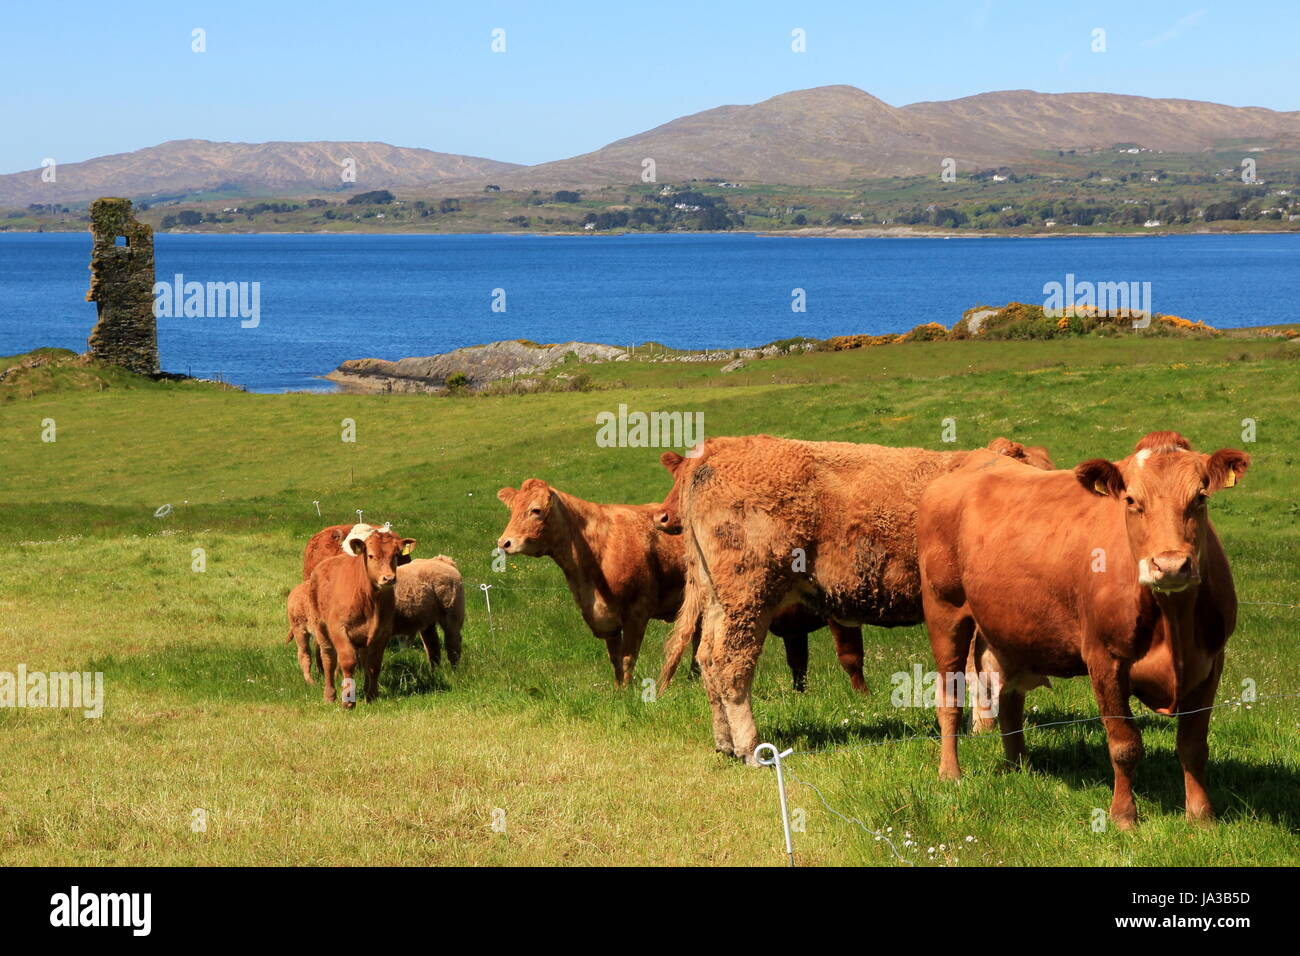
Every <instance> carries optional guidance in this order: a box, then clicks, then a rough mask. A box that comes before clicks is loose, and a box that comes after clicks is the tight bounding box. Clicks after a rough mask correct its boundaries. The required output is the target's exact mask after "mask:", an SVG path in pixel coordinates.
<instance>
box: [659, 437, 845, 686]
mask: <svg viewBox="0 0 1300 956" xmlns="http://www.w3.org/2000/svg"><path fill="white" fill-rule="evenodd" d="M701 454H703V449H702V448H698V447H697V449H696V451H695V454H694V455H693V456H692V457H691V458H684V457H683V456H681V455H679V454H677V453H676V452H673V451H666V452H664V453H663V454H662V455H660V456H659V461H660V463H661V464H662V465H663V466H664V467H665V468H666V469H668V473H669V474H670V475H672V476H673V487H672V490H671V491H670V492H669V494H668V497H667V498H665V499H664V502H663V504H662V505H660V508H659V510H658V511H656V512H655V516H654V521H655V526H656V527H657V528H658V529H659V530H660V531H663V532H665V533H666V534H671V535H678V534H681V531H682V526H681V521H680V518H679V517H678V514H677V509H678V501H679V500H680V495H681V492H680V491H679V487H680V483H679V482H678V480H677V476H678V472H679V471H681V470H682V466H683V465H684V464H686V462H688V461H697V460H698V458H699V456H700V455H701ZM683 477H684V473H683ZM690 560H691V556H690V555H689V554H687V553H686V550H685V548H682V561H683V570H685V565H686V563H687V562H689V561H690ZM684 584H685V581H684V579H683V585H684ZM679 613H680V612H679ZM691 613H694V614H695V616H694V617H692V618H691V619H692V620H694V621H695V625H694V637H693V641H692V643H693V646H694V650H695V653H698V652H699V649H700V626H699V615H698V613H697V612H688V617H689V616H690V614H691ZM823 627H829V628H830V632H831V637H832V638H833V639H834V641H835V656H836V657H837V658H838V659H839V662H840V666H841V667H843V668H844V671H845V673H846V674H848V675H849V683H850V684H851V685H852V686H853V689H854V690H856V691H857V692H858V693H860V694H865V693H867V692H868V688H867V681H866V678H865V677H864V676H863V673H862V628H860V627H851V626H848V625H844V624H839V623H837V622H835V621H828V620H826V619H825V618H823V617H818V616H817V615H816V614H814V613H813V612H812V611H810V610H808V609H807V608H806V607H804V606H803V605H801V604H795V605H791V606H790V607H786V608H782V609H781V610H780V611H778V612H777V613H776V615H775V616H774V617H773V618H772V623H771V624H770V625H769V628H768V629H769V630H770V631H771V632H772V633H773V634H775V635H776V636H777V637H779V638H781V639H782V641H783V642H784V644H785V660H786V664H787V665H788V666H789V668H790V673H791V676H792V678H793V681H794V689H795V690H797V691H802V690H804V689H805V688H806V686H807V675H808V635H809V634H811V633H813V632H814V631H818V630H820V629H821V628H823ZM674 631H676V628H674ZM679 654H680V652H679ZM692 659H694V655H692ZM675 669H676V662H674V664H673V666H672V667H665V668H664V669H663V672H662V673H661V674H660V675H659V690H660V691H665V690H667V689H668V685H669V684H670V683H671V682H672V677H673V673H674V671H675Z"/></svg>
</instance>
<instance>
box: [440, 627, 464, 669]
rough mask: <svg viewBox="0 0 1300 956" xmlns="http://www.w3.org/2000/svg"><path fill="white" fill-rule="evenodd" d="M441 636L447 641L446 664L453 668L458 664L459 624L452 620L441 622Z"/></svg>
mask: <svg viewBox="0 0 1300 956" xmlns="http://www.w3.org/2000/svg"><path fill="white" fill-rule="evenodd" d="M442 635H443V637H444V638H445V639H446V641H447V663H449V664H450V665H451V666H452V667H455V666H456V665H457V664H459V663H460V622H459V621H457V620H455V619H454V618H448V619H447V620H445V621H443V622H442Z"/></svg>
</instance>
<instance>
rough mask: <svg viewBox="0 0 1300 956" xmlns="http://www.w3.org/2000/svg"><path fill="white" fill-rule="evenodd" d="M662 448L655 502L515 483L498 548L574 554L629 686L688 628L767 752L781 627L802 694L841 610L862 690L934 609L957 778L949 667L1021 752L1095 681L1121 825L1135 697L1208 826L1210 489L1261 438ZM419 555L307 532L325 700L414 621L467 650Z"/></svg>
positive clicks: (943, 720)
mask: <svg viewBox="0 0 1300 956" xmlns="http://www.w3.org/2000/svg"><path fill="white" fill-rule="evenodd" d="M661 461H662V463H663V465H664V466H665V467H666V468H667V469H668V470H669V472H670V473H671V474H672V477H673V487H672V490H671V492H670V493H669V495H668V497H667V498H666V499H665V500H664V502H663V503H662V504H649V505H601V504H594V503H592V502H589V501H584V500H583V499H581V498H577V497H575V496H573V495H570V494H566V493H565V492H562V491H560V490H558V489H556V488H553V487H551V486H550V485H548V484H547V483H546V482H544V481H541V480H540V479H536V478H531V479H529V480H527V481H525V482H524V483H523V484H522V485H521V486H520V487H519V488H518V489H515V488H502V489H501V490H500V491H499V492H498V498H500V500H501V501H502V503H503V504H505V506H506V507H507V508H508V509H509V510H510V519H509V522H508V524H507V525H506V528H505V531H504V532H503V533H502V535H501V537H500V539H499V540H498V542H497V546H498V547H499V548H500V549H501V551H502V552H503V553H505V554H522V555H528V556H534V557H539V556H549V557H550V558H552V559H553V560H554V561H555V562H556V564H558V565H559V566H560V568H561V570H562V571H563V572H564V576H565V579H566V580H567V582H568V586H569V590H570V592H571V593H572V595H573V598H574V600H575V601H576V603H577V605H578V608H579V610H580V611H581V613H582V617H583V620H584V621H585V622H586V624H587V626H588V627H589V628H590V629H591V631H592V633H593V634H595V635H596V636H597V637H598V638H600V639H602V640H603V641H604V642H605V644H606V647H607V648H608V652H609V659H610V663H611V665H612V667H613V671H614V679H615V682H616V683H617V684H619V685H620V686H627V685H628V684H629V683H630V681H631V679H632V674H633V671H634V669H635V666H636V660H637V655H638V653H639V651H640V647H641V641H642V638H643V636H644V634H645V628H646V625H647V623H648V622H649V621H650V620H651V619H652V618H653V619H657V620H667V621H674V622H675V624H674V628H673V631H672V634H671V635H670V637H669V638H668V642H667V645H666V649H665V663H664V667H663V671H662V673H661V674H660V679H659V689H660V690H661V691H662V690H663V689H665V688H666V687H667V685H668V683H669V682H670V681H671V679H672V676H673V673H674V671H675V669H676V667H677V665H678V663H679V662H680V660H681V657H682V655H683V654H684V653H685V649H686V647H687V645H688V644H689V645H692V646H693V647H694V648H695V653H694V660H695V662H696V665H697V666H698V671H699V674H700V678H701V683H702V684H703V686H704V689H705V692H706V694H707V696H708V700H709V704H710V707H711V709H712V716H713V738H714V743H715V745H716V747H717V749H718V750H719V751H721V752H723V753H727V754H734V755H735V756H737V757H740V758H741V759H743V760H745V761H747V762H750V763H754V762H756V761H755V758H754V751H755V748H756V747H757V745H758V743H759V737H758V732H757V729H756V727H755V724H754V717H753V711H752V708H751V704H750V688H751V685H752V683H753V678H754V671H755V667H756V664H757V660H758V656H759V653H760V651H761V649H762V646H763V641H764V638H765V637H766V635H767V633H768V632H769V631H770V632H771V633H772V634H775V635H776V636H778V637H780V638H781V639H782V640H783V642H784V645H785V654H786V660H787V662H788V663H789V666H790V670H791V672H792V676H793V680H794V686H795V688H796V689H797V690H803V688H804V685H805V680H806V672H807V666H808V635H809V634H810V633H812V632H814V631H816V630H819V629H820V628H822V627H829V629H830V632H831V635H832V637H833V639H834V643H835V648H836V653H837V654H838V657H839V661H840V664H841V665H842V667H843V668H844V670H845V672H846V673H847V674H848V676H849V680H850V681H851V683H852V685H853V687H854V688H855V689H856V690H858V691H860V692H864V693H865V692H866V690H867V685H866V682H865V680H864V679H863V673H862V656H863V644H862V631H861V627H862V626H863V625H872V626H877V627H898V626H906V625H915V624H919V623H921V622H923V621H924V623H925V624H926V627H927V630H928V631H929V635H930V643H931V648H932V651H933V654H934V659H935V663H936V665H937V668H938V673H939V675H940V677H941V679H940V680H939V681H938V682H937V684H936V691H937V701H936V703H937V711H938V718H939V725H940V731H941V734H942V744H941V758H940V765H939V773H940V776H941V777H943V778H946V779H955V778H957V777H958V775H959V772H960V771H959V768H958V762H957V739H958V737H959V730H960V723H961V716H962V696H963V695H962V693H961V692H960V690H959V688H961V687H962V686H963V685H962V683H961V682H954V681H952V680H949V679H943V678H945V677H946V676H948V675H954V674H958V675H962V676H963V677H965V676H966V675H967V674H968V673H969V674H970V677H971V678H972V679H975V680H978V681H980V682H981V684H982V685H983V686H988V685H989V683H992V685H993V686H994V687H996V688H998V693H997V700H996V706H994V707H990V708H989V710H988V711H987V712H985V711H982V710H979V709H977V710H976V713H975V715H974V716H975V719H976V724H977V727H978V726H980V725H983V726H985V727H987V726H991V725H992V724H993V723H994V717H993V715H994V714H996V723H997V725H998V726H999V727H1000V730H1001V733H1002V740H1003V745H1004V748H1005V752H1006V756H1007V758H1008V760H1010V761H1012V762H1017V763H1018V762H1021V761H1023V760H1024V759H1025V756H1026V753H1025V744H1024V734H1023V729H1024V700H1025V692H1026V691H1027V690H1029V689H1031V688H1033V687H1035V686H1041V685H1044V684H1046V683H1047V679H1048V678H1051V677H1075V676H1083V675H1087V676H1088V677H1089V679H1090V680H1091V682H1092V687H1093V692H1094V695H1095V696H1096V699H1097V704H1098V707H1099V708H1100V712H1101V716H1102V720H1103V723H1104V726H1105V729H1106V735H1107V740H1108V744H1109V750H1110V758H1111V763H1112V766H1113V768H1114V775H1115V782H1114V798H1113V801H1112V803H1111V808H1110V812H1111V816H1112V818H1113V819H1114V820H1115V822H1116V823H1117V824H1118V825H1119V826H1120V827H1130V826H1132V825H1133V824H1134V823H1135V822H1136V820H1137V808H1136V804H1135V803H1134V799H1133V792H1132V775H1133V773H1134V771H1135V769H1136V766H1137V764H1138V762H1139V760H1140V758H1141V756H1142V738H1141V735H1140V733H1139V731H1138V729H1137V726H1136V724H1135V722H1134V720H1133V716H1132V712H1131V710H1130V708H1129V699H1130V697H1131V696H1136V697H1137V698H1138V700H1140V701H1141V702H1142V703H1143V704H1145V705H1146V706H1148V707H1150V708H1151V709H1152V710H1154V711H1156V712H1157V713H1160V714H1165V715H1177V718H1178V721H1179V723H1178V732H1177V751H1178V757H1179V761H1180V763H1181V764H1182V767H1183V772H1184V780H1185V787H1186V813H1187V817H1188V819H1191V820H1206V819H1210V818H1212V816H1213V811H1212V809H1211V806H1210V801H1209V797H1208V795H1207V793H1206V789H1205V769H1206V762H1207V756H1208V745H1207V736H1208V732H1209V722H1210V711H1209V707H1210V706H1211V705H1212V704H1213V701H1214V696H1215V692H1216V690H1217V687H1218V683H1219V677H1220V674H1221V672H1222V668H1223V656H1224V646H1225V644H1226V642H1227V639H1228V637H1229V635H1231V633H1232V631H1233V628H1234V626H1235V622H1236V609H1237V602H1236V592H1235V590H1234V588H1233V583H1232V576H1231V573H1230V571H1229V568H1228V562H1227V558H1226V555H1225V554H1224V550H1223V546H1222V544H1221V543H1220V541H1219V539H1218V537H1217V536H1216V535H1215V532H1214V529H1213V527H1212V525H1211V524H1210V521H1209V518H1208V516H1207V513H1206V502H1207V499H1208V498H1209V496H1210V495H1211V494H1213V493H1214V492H1216V491H1218V490H1220V489H1222V488H1228V487H1231V486H1233V485H1234V484H1236V483H1237V481H1238V480H1239V479H1240V477H1241V476H1242V475H1243V474H1244V473H1245V471H1246V468H1247V466H1248V464H1249V456H1247V455H1246V454H1245V453H1243V452H1240V451H1236V450H1232V449H1221V450H1219V451H1216V452H1215V453H1213V454H1212V455H1207V454H1201V453H1198V452H1196V451H1194V450H1193V449H1192V447H1191V444H1190V443H1189V442H1188V441H1187V440H1186V439H1185V438H1184V437H1183V436H1181V435H1179V434H1178V433H1176V432H1153V433H1151V434H1149V435H1147V436H1146V437H1144V438H1142V439H1141V440H1140V441H1139V442H1138V443H1137V446H1136V448H1135V449H1134V451H1133V453H1132V454H1130V455H1128V456H1127V457H1125V458H1123V459H1122V460H1120V461H1114V462H1112V461H1108V460H1106V459H1102V458H1097V459H1092V460H1089V461H1085V462H1083V463H1082V464H1080V465H1078V466H1077V467H1076V468H1074V469H1072V470H1057V469H1056V468H1055V467H1054V465H1053V463H1052V461H1051V459H1050V458H1049V456H1048V454H1047V452H1046V451H1045V450H1044V449H1042V448H1033V447H1026V446H1024V445H1021V444H1019V443H1017V442H1013V441H1009V440H1007V439H1005V438H999V439H995V440H994V441H993V442H992V443H990V445H989V446H988V447H987V448H984V449H977V450H971V451H948V452H938V451H928V450H925V449H919V448H889V447H884V446H880V445H866V444H856V443H847V442H805V441H795V440H790V439H781V438H773V437H770V436H767V435H757V436H747V437H735V438H711V439H708V440H706V441H704V442H703V443H701V444H700V445H698V446H697V447H696V448H695V449H693V450H692V452H691V453H690V454H689V455H688V456H687V457H682V456H680V455H676V454H674V453H672V452H666V453H664V455H663V456H662V457H661ZM414 546H415V541H414V540H413V539H410V538H399V537H398V536H397V535H395V534H394V533H392V532H391V530H390V529H388V528H387V527H385V528H382V529H373V528H370V527H368V526H365V525H357V526H350V525H339V526H335V527H331V528H326V529H324V530H322V531H320V532H318V533H317V534H316V535H315V536H314V537H313V538H312V539H311V541H310V542H309V544H308V546H307V551H306V554H305V556H304V563H303V583H302V584H300V585H299V586H298V587H296V588H295V589H294V590H293V592H292V593H291V594H290V596H289V607H288V611H289V624H290V634H289V638H290V640H294V641H296V642H297V645H298V659H299V664H300V666H301V668H302V673H303V677H304V678H305V679H306V680H307V681H308V682H313V681H312V676H311V663H312V655H311V651H310V638H311V636H315V637H316V646H317V653H316V657H315V659H316V661H317V666H318V667H319V668H320V669H321V670H322V671H323V673H324V680H325V699H326V700H327V701H333V700H335V698H336V692H335V686H334V685H335V676H336V671H338V670H341V671H342V677H343V691H344V693H343V705H344V706H352V704H353V703H355V700H356V685H355V682H354V680H353V673H354V671H355V668H356V666H357V664H358V663H360V665H361V667H362V670H363V671H364V673H365V678H366V682H365V694H366V697H367V699H371V698H373V697H374V696H375V694H376V692H377V686H378V675H379V670H380V667H381V665H382V661H383V654H384V649H385V646H386V645H387V643H388V641H389V640H390V639H391V637H392V636H393V635H397V634H406V635H412V636H413V635H415V634H419V635H420V636H421V638H422V639H423V641H424V646H425V650H426V653H427V654H428V658H429V663H430V665H431V666H433V665H435V664H437V663H438V662H439V660H440V656H441V655H440V646H439V639H438V629H439V628H441V629H442V631H443V634H444V635H445V637H446V642H447V650H448V657H449V659H450V662H451V663H452V664H453V665H454V664H455V663H456V662H457V660H458V659H459V657H460V629H461V626H462V624H463V621H464V613H465V610H464V608H465V598H464V587H463V584H462V582H461V578H460V574H459V572H458V571H457V569H456V565H455V563H454V562H453V561H452V560H451V559H450V558H448V557H446V556H439V557H437V558H432V559H428V560H412V559H411V558H410V553H411V551H412V550H413V549H414ZM990 676H992V677H995V678H996V679H995V680H993V681H990V680H989V678H990Z"/></svg>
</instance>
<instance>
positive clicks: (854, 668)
mask: <svg viewBox="0 0 1300 956" xmlns="http://www.w3.org/2000/svg"><path fill="white" fill-rule="evenodd" d="M827 624H828V625H829V626H830V629H831V637H833V638H835V656H836V657H838V658H839V659H840V667H842V668H844V673H846V674H848V675H849V683H850V684H852V685H853V689H854V690H856V691H857V692H858V693H859V694H865V693H867V692H868V690H869V688H868V687H867V679H866V678H865V677H864V676H863V675H862V628H860V627H847V626H845V625H843V624H836V623H835V622H834V621H828V622H827Z"/></svg>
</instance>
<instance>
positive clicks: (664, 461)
mask: <svg viewBox="0 0 1300 956" xmlns="http://www.w3.org/2000/svg"><path fill="white" fill-rule="evenodd" d="M685 460H686V459H685V458H683V457H682V456H681V455H679V454H677V452H675V451H666V452H664V453H663V454H662V455H660V456H659V464H661V465H663V466H664V467H665V468H667V469H668V473H669V474H672V475H675V474H677V466H678V465H680V464H681V463H682V462H684V461H685Z"/></svg>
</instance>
